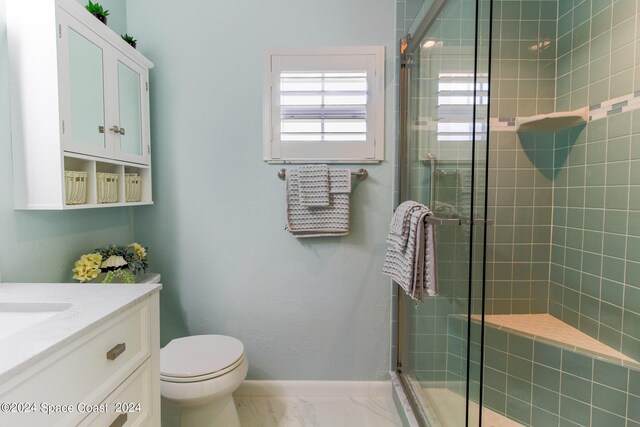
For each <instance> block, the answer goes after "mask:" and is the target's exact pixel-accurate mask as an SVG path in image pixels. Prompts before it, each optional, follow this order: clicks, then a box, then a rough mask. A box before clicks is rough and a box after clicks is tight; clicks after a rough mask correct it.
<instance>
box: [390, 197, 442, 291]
mask: <svg viewBox="0 0 640 427" xmlns="http://www.w3.org/2000/svg"><path fill="white" fill-rule="evenodd" d="M430 216H433V214H432V213H431V211H430V210H429V208H427V207H426V206H424V205H421V204H419V203H416V202H412V201H408V202H404V203H402V204H401V205H400V206H399V207H398V209H396V211H395V213H394V215H393V219H392V220H391V225H390V232H389V236H388V237H387V243H388V248H387V254H386V257H385V260H384V265H383V267H382V272H383V273H384V274H386V275H388V276H390V277H391V278H392V279H393V280H395V281H396V283H398V285H400V287H402V289H404V291H405V292H406V293H407V295H409V296H410V297H411V298H413V299H415V300H418V301H423V300H424V295H425V294H426V295H430V296H434V295H437V274H436V253H435V230H434V226H433V224H432V223H430V222H428V221H427V220H426V218H427V217H430ZM400 231H402V235H399V234H398V233H399V232H400ZM404 242H406V243H404ZM403 244H404V246H403Z"/></svg>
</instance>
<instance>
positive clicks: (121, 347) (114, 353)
mask: <svg viewBox="0 0 640 427" xmlns="http://www.w3.org/2000/svg"><path fill="white" fill-rule="evenodd" d="M126 349H127V345H126V344H125V343H123V342H121V343H120V344H116V345H115V346H114V347H113V348H112V349H111V350H109V351H107V359H108V360H116V358H117V357H118V356H120V355H121V354H122V353H124V351H125V350H126Z"/></svg>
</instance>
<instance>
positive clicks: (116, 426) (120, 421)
mask: <svg viewBox="0 0 640 427" xmlns="http://www.w3.org/2000/svg"><path fill="white" fill-rule="evenodd" d="M126 422H127V414H126V413H124V414H120V415H118V417H117V418H116V419H115V420H113V422H112V423H111V424H109V427H122V426H123V425H124V423H126Z"/></svg>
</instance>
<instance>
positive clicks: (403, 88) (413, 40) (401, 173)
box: [393, 0, 493, 427]
mask: <svg viewBox="0 0 640 427" xmlns="http://www.w3.org/2000/svg"><path fill="white" fill-rule="evenodd" d="M448 1H449V0H435V1H434V2H433V3H432V5H431V7H430V8H429V10H428V12H427V13H426V15H425V16H424V18H423V19H422V21H421V23H420V25H419V26H418V28H417V29H416V31H415V32H414V33H413V34H409V33H408V34H406V35H405V37H403V38H402V39H401V40H400V82H399V83H400V87H399V110H400V111H399V112H400V117H399V121H398V124H399V126H400V131H399V139H398V151H397V152H398V173H397V182H398V184H397V188H398V191H399V199H400V194H402V191H403V186H404V185H406V181H407V176H406V175H405V174H406V173H407V170H406V169H407V168H406V167H405V166H406V163H407V145H408V137H409V133H408V132H407V123H408V118H409V116H410V114H411V112H412V111H411V100H410V95H411V89H412V86H411V82H412V79H411V77H412V74H411V68H412V67H411V65H412V64H413V59H414V58H413V52H414V51H415V50H416V49H419V48H420V43H421V41H422V38H423V37H424V36H425V35H426V34H427V32H428V31H429V29H430V28H431V26H432V25H433V23H434V22H435V21H436V19H437V18H438V17H439V16H440V13H441V12H442V10H443V9H444V7H445V6H446V4H447V3H448ZM481 1H482V0H476V11H475V41H474V104H473V121H472V123H473V124H474V125H473V138H472V148H471V153H472V155H471V168H472V169H471V170H472V188H471V194H472V197H471V208H470V212H471V215H472V217H471V218H469V224H470V237H469V239H470V241H469V255H470V256H469V276H468V283H469V286H468V289H469V291H468V320H467V337H466V339H467V355H466V365H467V375H466V396H465V412H466V414H465V426H467V427H468V426H469V402H470V398H469V392H470V390H469V380H470V379H469V366H470V347H471V346H470V341H471V329H472V328H471V323H470V322H471V310H472V295H473V294H472V285H473V276H472V274H473V272H472V269H473V266H472V264H473V232H474V231H473V229H474V225H476V224H478V221H476V220H474V219H473V213H474V200H475V193H474V192H475V187H476V184H475V182H474V179H475V165H476V162H477V158H476V138H477V131H476V126H475V123H476V120H477V110H478V107H477V105H478V104H477V102H476V101H475V100H476V99H477V98H476V95H475V93H476V91H477V77H478V72H479V70H478V49H479V45H478V44H479V40H478V33H479V23H478V20H479V16H478V15H479V12H480V2H481ZM488 3H489V6H488V7H489V16H488V19H489V43H488V50H487V52H488V58H487V82H489V88H488V93H487V106H486V118H485V120H486V131H485V133H486V147H485V159H484V161H485V176H484V182H483V184H484V186H485V191H484V200H482V202H483V203H484V212H485V217H486V210H487V205H488V191H487V188H488V174H487V171H486V168H488V165H489V131H490V125H489V122H490V120H489V118H490V115H489V112H490V99H491V90H490V81H491V40H492V36H493V34H492V16H493V0H488ZM433 163H434V162H432V167H433ZM432 173H433V171H432ZM430 185H431V187H432V189H433V186H434V182H433V180H432V181H431V182H430ZM431 194H433V191H431ZM399 202H401V200H398V203H399ZM480 222H481V223H482V225H483V242H482V279H481V280H482V289H481V323H480V350H481V351H480V360H479V363H480V372H479V378H478V381H479V400H478V407H479V409H478V411H479V413H478V417H479V419H478V425H480V426H481V425H482V413H483V410H482V409H483V406H482V401H483V371H484V320H485V282H486V252H487V245H486V241H487V227H486V225H487V221H486V220H485V218H482V219H481V221H480ZM394 285H395V286H396V287H397V288H396V289H397V298H396V303H397V307H396V308H397V310H396V316H397V318H396V321H397V334H395V342H394V344H395V347H396V353H395V355H394V356H395V357H394V359H395V366H394V367H393V368H394V369H395V372H396V374H397V377H398V379H399V380H400V384H401V386H402V388H403V390H404V392H405V394H406V395H408V396H410V399H408V401H409V404H410V406H411V409H412V410H413V412H414V414H419V416H418V417H417V421H418V423H419V424H420V425H421V426H423V425H426V426H430V425H431V423H430V422H429V418H430V415H429V414H427V413H425V411H427V412H429V409H428V408H425V407H422V406H420V405H419V403H418V399H417V397H416V396H415V395H414V392H413V388H412V387H411V385H410V384H409V383H408V380H407V378H406V377H405V376H404V375H402V360H403V356H404V341H405V339H406V336H405V330H406V326H405V316H404V314H405V301H404V298H403V295H402V289H401V288H400V286H398V285H397V284H396V283H395V282H394Z"/></svg>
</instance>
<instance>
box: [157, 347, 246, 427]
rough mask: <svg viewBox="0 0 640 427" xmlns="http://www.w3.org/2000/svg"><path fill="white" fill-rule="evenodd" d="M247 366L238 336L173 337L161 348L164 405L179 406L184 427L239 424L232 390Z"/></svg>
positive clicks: (235, 425)
mask: <svg viewBox="0 0 640 427" xmlns="http://www.w3.org/2000/svg"><path fill="white" fill-rule="evenodd" d="M248 368H249V362H248V361H247V357H246V356H245V354H244V345H242V342H240V341H239V340H237V339H235V338H232V337H227V336H224V335H195V336H191V337H184V338H177V339H174V340H172V341H171V342H169V344H167V345H166V346H165V347H164V348H162V349H160V390H161V394H162V398H163V404H166V403H168V404H170V405H174V406H177V407H179V408H180V426H181V427H240V421H239V419H238V413H237V411H236V406H235V403H234V401H233V396H232V393H233V392H234V391H236V389H237V388H238V387H239V386H240V384H241V383H242V381H243V380H244V379H245V377H246V376H247V370H248Z"/></svg>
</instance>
